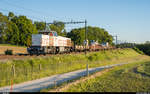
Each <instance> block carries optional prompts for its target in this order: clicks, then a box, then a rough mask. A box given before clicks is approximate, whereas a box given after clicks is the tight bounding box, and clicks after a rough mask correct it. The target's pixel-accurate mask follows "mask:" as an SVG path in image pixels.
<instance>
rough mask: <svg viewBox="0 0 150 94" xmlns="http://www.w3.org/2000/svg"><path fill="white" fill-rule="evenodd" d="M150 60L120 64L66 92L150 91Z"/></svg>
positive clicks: (72, 86)
mask: <svg viewBox="0 0 150 94" xmlns="http://www.w3.org/2000/svg"><path fill="white" fill-rule="evenodd" d="M149 74H150V61H147V62H146V61H145V62H144V61H143V62H136V63H132V64H127V65H123V66H118V67H115V68H114V69H112V70H111V71H109V72H107V73H104V74H103V75H102V76H99V77H96V78H92V79H89V80H86V81H83V82H79V84H76V85H71V86H70V87H69V88H67V89H66V90H64V91H65V92H150V75H149Z"/></svg>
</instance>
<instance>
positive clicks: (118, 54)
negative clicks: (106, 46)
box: [0, 49, 142, 86]
mask: <svg viewBox="0 0 150 94" xmlns="http://www.w3.org/2000/svg"><path fill="white" fill-rule="evenodd" d="M141 57H142V55H140V54H138V53H136V52H135V51H134V50H132V49H120V50H111V51H101V52H92V53H88V54H87V56H85V55H84V54H71V55H69V54H67V55H55V56H50V57H41V58H34V59H33V58H32V59H28V60H13V61H8V62H6V63H0V86H6V85H10V82H11V80H13V83H20V82H24V81H29V80H34V79H38V78H42V77H46V76H51V75H54V74H60V73H66V72H70V71H74V70H79V69H85V68H86V64H87V63H89V67H98V66H104V65H110V64H117V63H124V62H133V61H137V60H140V59H142V58H141Z"/></svg>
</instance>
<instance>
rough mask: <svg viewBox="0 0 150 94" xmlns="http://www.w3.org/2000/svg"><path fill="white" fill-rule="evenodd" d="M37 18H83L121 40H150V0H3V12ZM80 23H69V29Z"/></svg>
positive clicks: (43, 19) (48, 20)
mask: <svg viewBox="0 0 150 94" xmlns="http://www.w3.org/2000/svg"><path fill="white" fill-rule="evenodd" d="M8 11H12V12H14V13H15V14H17V15H26V16H27V17H29V18H30V19H32V20H34V21H36V20H37V21H45V20H46V22H52V21H53V20H61V21H70V20H74V21H82V20H84V19H87V21H88V25H91V26H98V27H101V28H105V29H106V30H107V31H108V32H109V33H110V34H112V35H118V36H119V37H118V39H119V40H123V41H128V42H138V43H140V42H145V41H147V40H150V37H149V35H150V0H0V12H2V13H4V14H5V15H7V14H8ZM79 26H84V25H83V24H81V25H67V30H70V29H72V28H75V27H79Z"/></svg>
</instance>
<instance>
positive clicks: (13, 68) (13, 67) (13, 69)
mask: <svg viewBox="0 0 150 94" xmlns="http://www.w3.org/2000/svg"><path fill="white" fill-rule="evenodd" d="M12 71H13V76H14V77H15V75H16V73H15V65H13V66H12Z"/></svg>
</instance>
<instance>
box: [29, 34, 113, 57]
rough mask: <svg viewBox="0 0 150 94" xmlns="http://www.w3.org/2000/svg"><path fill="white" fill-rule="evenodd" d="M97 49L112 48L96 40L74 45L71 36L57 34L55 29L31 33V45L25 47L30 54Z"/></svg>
mask: <svg viewBox="0 0 150 94" xmlns="http://www.w3.org/2000/svg"><path fill="white" fill-rule="evenodd" d="M85 48H86V50H87V51H98V50H102V49H108V48H114V47H110V46H109V45H108V43H106V44H101V45H100V44H99V43H97V42H91V43H90V45H88V42H87V45H86V47H85V46H74V45H73V43H72V41H71V38H67V37H62V36H58V35H57V32H55V31H41V32H39V34H32V45H31V46H30V47H28V48H27V52H28V53H29V54H30V55H33V54H37V55H39V54H44V55H45V54H57V53H68V52H73V51H79V52H81V51H84V50H85Z"/></svg>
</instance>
